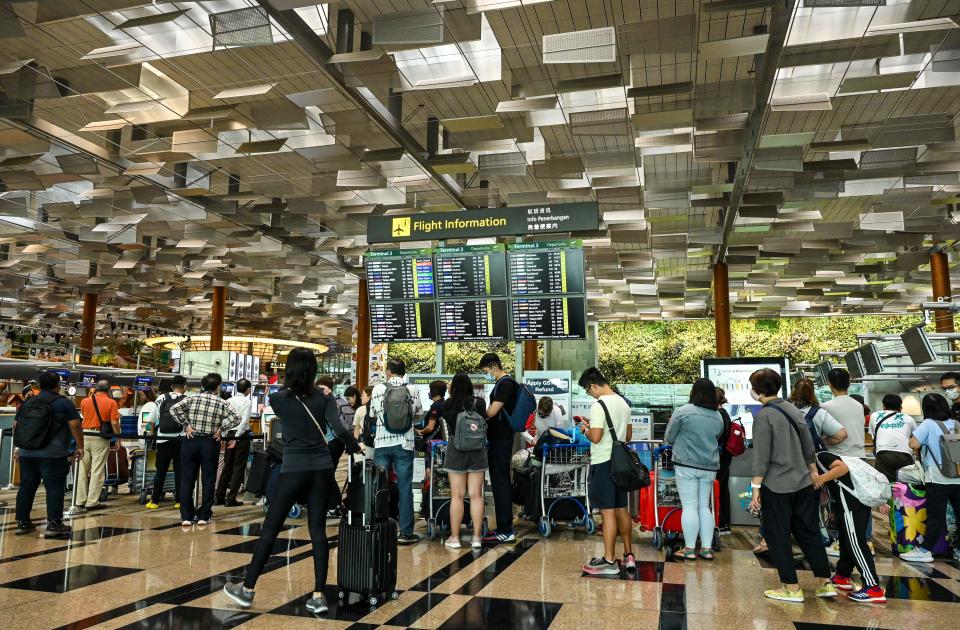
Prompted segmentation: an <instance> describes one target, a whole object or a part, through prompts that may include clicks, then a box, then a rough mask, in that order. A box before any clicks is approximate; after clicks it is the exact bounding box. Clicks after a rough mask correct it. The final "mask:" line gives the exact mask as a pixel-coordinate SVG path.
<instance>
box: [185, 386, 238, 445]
mask: <svg viewBox="0 0 960 630" xmlns="http://www.w3.org/2000/svg"><path fill="white" fill-rule="evenodd" d="M170 415H172V416H173V419H174V420H176V421H177V422H179V423H180V424H182V425H183V426H185V427H187V426H190V427H193V429H194V431H196V432H197V433H198V434H200V435H213V434H214V433H216V432H217V431H218V430H227V429H232V428H234V427H236V426H238V425H239V424H240V423H241V422H242V421H243V419H242V418H241V417H240V414H238V413H237V412H236V410H234V408H233V407H232V406H230V404H229V403H227V401H225V400H224V399H222V398H220V396H219V395H217V394H215V393H213V392H203V393H201V394H199V395H197V396H191V397H188V398H186V399H185V400H181V401H180V402H178V403H177V404H175V405H174V406H173V407H171V408H170Z"/></svg>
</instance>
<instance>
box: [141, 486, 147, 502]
mask: <svg viewBox="0 0 960 630" xmlns="http://www.w3.org/2000/svg"><path fill="white" fill-rule="evenodd" d="M139 503H140V505H146V504H147V491H146V489H144V490H141V491H140V499H139Z"/></svg>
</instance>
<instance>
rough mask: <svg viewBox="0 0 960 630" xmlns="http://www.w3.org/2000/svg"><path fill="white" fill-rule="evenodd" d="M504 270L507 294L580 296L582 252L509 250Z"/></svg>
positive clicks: (581, 289) (581, 286)
mask: <svg viewBox="0 0 960 630" xmlns="http://www.w3.org/2000/svg"><path fill="white" fill-rule="evenodd" d="M531 245H536V243H532V244H531ZM508 267H509V271H510V274H509V275H510V294H511V295H550V294H559V293H583V290H584V281H583V249H579V248H577V249H572V248H571V249H555V250H549V249H534V248H531V249H526V248H523V249H520V248H518V249H511V250H510V253H509V255H508Z"/></svg>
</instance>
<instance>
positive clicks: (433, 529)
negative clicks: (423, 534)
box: [427, 518, 438, 540]
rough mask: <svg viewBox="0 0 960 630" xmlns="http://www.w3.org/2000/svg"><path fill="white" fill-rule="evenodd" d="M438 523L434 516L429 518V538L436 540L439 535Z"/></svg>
mask: <svg viewBox="0 0 960 630" xmlns="http://www.w3.org/2000/svg"><path fill="white" fill-rule="evenodd" d="M437 533H438V532H437V523H436V521H434V520H433V519H432V518H431V519H427V538H428V539H430V540H434V539H435V538H436V537H437Z"/></svg>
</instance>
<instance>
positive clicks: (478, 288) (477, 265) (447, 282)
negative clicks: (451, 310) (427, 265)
mask: <svg viewBox="0 0 960 630" xmlns="http://www.w3.org/2000/svg"><path fill="white" fill-rule="evenodd" d="M505 251H506V250H505V248H504V246H503V245H479V246H465V247H441V248H439V249H436V250H435V252H434V253H435V263H434V269H435V273H436V278H437V297H440V298H447V297H486V296H488V295H494V296H497V295H506V294H507V262H506V254H505Z"/></svg>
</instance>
